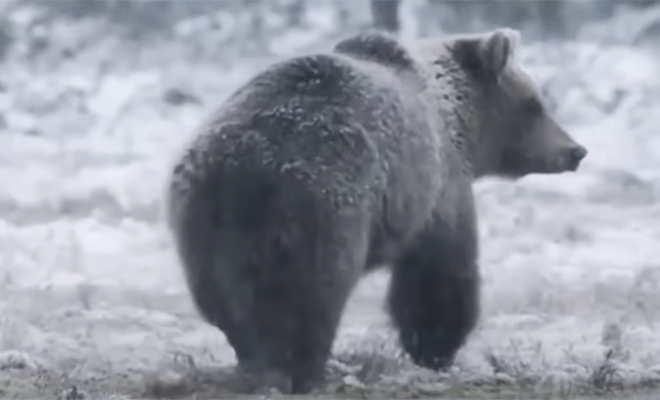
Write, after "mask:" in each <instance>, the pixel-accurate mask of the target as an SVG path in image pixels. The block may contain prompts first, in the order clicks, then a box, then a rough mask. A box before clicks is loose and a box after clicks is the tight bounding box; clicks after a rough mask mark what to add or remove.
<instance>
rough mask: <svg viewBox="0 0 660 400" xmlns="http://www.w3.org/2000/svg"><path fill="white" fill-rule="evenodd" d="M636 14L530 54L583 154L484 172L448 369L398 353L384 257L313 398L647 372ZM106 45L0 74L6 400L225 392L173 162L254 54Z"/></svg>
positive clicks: (635, 381) (529, 391)
mask: <svg viewBox="0 0 660 400" xmlns="http://www.w3.org/2000/svg"><path fill="white" fill-rule="evenodd" d="M656 11H657V10H656ZM656 14H660V13H656ZM635 18H638V19H635ZM640 21H642V20H641V17H639V16H637V17H635V16H627V17H626V16H620V17H619V18H618V19H617V20H616V21H611V22H609V23H608V24H605V25H603V26H600V27H593V29H591V30H590V31H585V32H584V33H583V36H581V37H583V38H584V39H583V40H580V41H576V42H571V43H564V44H553V45H535V46H531V45H526V46H525V48H524V49H523V56H522V59H523V62H524V63H525V65H526V66H527V67H528V68H529V70H530V71H531V72H532V73H533V75H534V76H535V77H536V78H537V79H538V81H539V82H542V83H543V84H544V86H545V87H546V91H547V93H548V94H549V96H551V99H552V105H553V107H555V108H556V115H557V116H558V118H559V119H560V121H562V122H563V123H564V124H565V126H566V127H567V128H568V130H569V131H570V132H571V133H572V134H573V136H574V137H575V138H576V139H577V140H578V141H579V142H581V143H582V144H584V145H585V146H586V147H587V148H588V149H589V155H588V156H587V158H586V159H585V161H584V162H583V164H582V167H581V168H580V170H579V172H577V173H567V174H563V175H556V176H530V177H527V178H525V179H522V180H520V181H518V182H516V183H511V182H502V181H493V180H491V181H484V182H479V183H478V184H476V185H475V190H476V193H477V197H478V208H479V214H480V228H481V246H482V247H481V248H482V250H481V268H482V271H483V277H484V296H483V309H484V312H483V317H482V320H481V323H480V326H479V328H478V329H477V330H476V331H475V333H474V334H473V335H472V336H471V338H470V341H469V343H468V344H467V345H466V346H465V347H464V348H463V349H462V350H461V352H460V353H459V356H458V359H457V361H456V365H455V366H454V368H453V369H452V370H451V371H450V373H447V374H435V373H431V372H429V371H425V370H421V369H418V368H415V367H414V366H412V365H411V363H410V362H409V361H408V360H406V359H405V358H404V357H401V356H400V354H399V352H398V348H397V345H396V341H395V339H394V336H393V333H392V331H391V329H390V328H389V327H388V322H387V318H386V316H385V314H384V313H383V307H382V300H383V295H384V293H385V287H386V284H387V274H386V273H385V272H380V273H376V274H374V275H372V276H369V277H368V278H366V279H365V280H364V281H363V282H362V285H361V286H360V287H359V289H358V291H357V292H356V293H355V295H354V296H353V298H352V301H351V303H350V306H349V309H348V310H347V312H346V315H345V318H344V321H343V324H342V329H341V332H340V334H339V337H338V339H337V342H336V348H335V357H334V359H333V360H332V362H331V363H330V365H329V367H328V369H329V375H330V383H329V385H328V387H327V388H326V389H325V390H324V391H323V393H319V394H317V396H318V397H319V398H331V397H332V396H334V397H359V398H371V397H378V396H381V398H382V396H388V398H404V397H406V398H411V397H437V396H441V395H444V396H460V397H475V398H476V397H481V398H483V397H488V396H492V397H498V398H503V397H509V398H512V397H516V398H522V397H524V396H543V397H544V398H549V397H561V398H566V397H572V396H584V395H589V394H608V393H620V392H621V391H635V392H639V393H641V392H647V391H649V390H653V389H654V388H657V387H660V122H659V121H660V67H659V66H660V55H658V54H657V48H658V46H660V41H657V39H658V38H656V41H655V42H651V44H650V45H649V44H648V43H647V45H646V46H641V45H640V46H638V47H635V48H633V47H632V46H631V45H630V41H629V38H627V37H626V36H625V35H624V33H623V32H627V31H626V27H628V28H630V27H632V26H634V27H636V28H638V27H639V26H640V24H642V22H640ZM622 27H623V28H622ZM88 28H89V27H86V26H84V25H81V26H79V27H78V28H77V29H78V30H77V31H74V32H75V34H68V33H67V32H66V31H65V30H63V31H62V32H60V31H58V32H57V34H58V35H60V36H58V37H64V38H67V34H68V35H69V36H75V37H74V38H73V39H71V38H70V37H69V39H68V40H77V38H78V37H80V36H84V35H86V33H85V32H87V31H86V29H88ZM605 32H607V34H608V35H611V36H613V37H612V38H608V41H609V43H610V44H609V45H603V44H602V43H599V42H597V41H595V40H592V39H590V38H593V37H598V36H599V35H601V36H602V35H603V34H604V33H605ZM617 32H618V33H617ZM76 35H77V36H76ZM617 35H619V36H617ZM303 36H304V37H305V38H307V39H308V40H310V41H311V42H310V43H308V46H311V45H313V44H314V43H315V42H313V40H316V39H314V35H313V34H312V33H305V34H304V35H303ZM310 37H311V38H312V39H310ZM318 37H319V39H318V40H321V39H320V37H321V34H319V35H318ZM294 39H295V38H292V37H281V38H280V46H281V47H282V46H283V47H284V48H286V47H287V46H286V44H287V43H288V41H291V40H294ZM63 40H64V39H63ZM523 40H524V38H523ZM100 43H101V44H99V45H98V46H97V47H96V49H95V50H89V51H86V52H83V53H81V55H80V56H79V57H78V58H77V59H75V60H73V61H69V62H62V63H57V64H55V65H54V64H49V63H41V64H40V63H38V62H33V63H27V62H25V61H23V59H22V58H21V57H20V48H19V49H18V50H17V51H16V52H17V54H18V55H16V56H14V58H10V59H9V60H8V61H7V62H5V64H3V65H2V66H1V67H0V71H1V73H0V82H1V83H2V88H1V90H2V92H0V111H2V113H3V114H4V119H5V121H4V125H5V127H4V129H3V130H2V131H0V397H2V398H13V397H16V398H31V399H34V398H39V397H41V398H54V397H55V396H61V398H66V399H71V400H74V399H82V398H83V397H86V398H117V399H118V398H139V397H165V396H172V397H182V398H193V397H194V398H234V396H233V395H232V394H231V393H232V392H231V382H230V379H229V376H230V371H231V366H232V365H233V364H234V357H233V353H232V351H231V349H230V348H229V346H228V345H227V343H226V341H225V339H224V337H223V335H222V334H221V333H220V332H219V331H217V330H216V329H215V328H212V327H210V326H208V325H206V324H205V323H203V322H202V321H201V319H200V317H199V316H198V315H197V313H196V312H195V310H194V308H193V307H192V304H191V301H190V299H189V296H188V294H187V291H186V288H185V286H184V284H183V280H182V276H181V273H180V271H179V266H178V264H177V261H176V259H175V256H174V253H173V249H172V246H171V242H170V239H169V237H168V234H167V232H166V231H165V229H164V225H163V221H162V218H161V214H160V213H161V211H160V207H161V201H162V193H163V187H164V180H165V176H166V173H167V172H168V168H169V166H170V165H171V163H172V162H173V157H174V156H175V155H176V154H177V152H178V151H179V149H180V148H181V146H182V145H183V144H184V143H185V142H186V141H187V140H188V139H189V138H190V134H191V133H192V132H193V130H194V128H195V127H196V126H197V125H198V124H199V123H200V122H201V120H202V119H203V118H204V117H205V116H206V115H208V113H209V112H210V110H211V109H212V108H213V106H214V105H217V104H218V103H219V102H220V101H221V100H222V98H223V97H224V96H226V95H228V94H229V93H230V92H231V90H233V89H234V88H236V86H237V85H239V84H241V83H242V82H243V81H244V80H245V79H247V77H248V76H249V75H250V74H251V73H253V72H255V71H257V70H258V69H259V68H261V67H263V66H264V62H265V61H264V60H246V61H244V62H241V63H227V64H226V65H220V66H219V65H217V64H215V65H214V64H212V63H210V62H208V63H201V62H193V61H186V59H187V58H186V57H185V56H184V55H182V54H184V53H185V51H184V50H186V49H185V46H179V47H176V48H175V46H171V47H166V46H161V47H158V46H154V47H153V48H150V49H147V50H144V51H142V52H141V53H139V54H137V53H135V52H133V50H131V49H127V48H125V47H124V48H122V49H123V50H121V51H120V50H117V48H118V45H117V44H116V43H115V42H113V41H112V40H111V39H108V40H106V41H104V42H100ZM113 46H114V47H113ZM652 46H656V47H655V49H656V53H655V54H654V52H653V47H652ZM122 51H123V52H124V53H122ZM291 52H293V50H291ZM283 55H285V54H284V53H283ZM119 59H129V60H132V62H133V64H131V63H124V64H126V65H122V64H121V63H119V62H117V60H119ZM113 62H114V64H113ZM109 64H110V65H111V67H108V65H109ZM168 88H183V90H185V91H186V92H189V93H194V94H195V96H197V100H198V101H191V102H185V101H183V102H178V103H181V104H178V103H177V102H176V101H175V100H173V99H175V98H176V97H177V96H175V95H174V94H173V92H172V91H170V93H169V95H168V96H166V98H164V97H163V96H164V94H163V93H164V92H165V91H167V89H168ZM179 99H184V100H185V98H184V97H182V96H179ZM324 393H325V394H324ZM521 396H522V397H521Z"/></svg>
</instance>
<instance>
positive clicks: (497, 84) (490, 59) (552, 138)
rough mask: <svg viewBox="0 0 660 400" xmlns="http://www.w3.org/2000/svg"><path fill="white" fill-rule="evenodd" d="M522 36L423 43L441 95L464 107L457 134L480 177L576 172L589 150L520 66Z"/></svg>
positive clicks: (497, 34)
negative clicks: (563, 124) (555, 115)
mask: <svg viewBox="0 0 660 400" xmlns="http://www.w3.org/2000/svg"><path fill="white" fill-rule="evenodd" d="M519 40H520V34H519V33H518V32H517V31H515V30H512V29H508V28H502V29H497V30H495V31H492V32H488V33H482V34H475V35H461V36H454V37H448V38H443V39H440V40H438V39H430V40H426V41H420V42H418V46H417V47H418V50H421V53H420V54H421V56H422V58H423V61H424V64H425V65H427V66H430V70H429V72H430V73H431V74H432V75H433V76H432V79H433V80H435V81H437V85H435V87H436V88H437V89H434V90H437V91H440V92H441V93H440V95H441V98H440V101H441V102H444V103H445V105H446V104H448V103H450V106H451V108H452V109H455V110H457V112H458V115H457V118H456V119H457V121H456V122H455V129H454V130H455V131H457V132H456V135H457V136H456V137H455V138H454V139H455V140H456V141H457V142H459V144H460V145H461V146H463V151H466V152H467V154H466V155H465V156H466V158H467V159H468V160H469V162H470V164H471V166H472V169H473V172H474V174H475V175H476V177H482V176H488V175H491V176H502V177H509V178H519V177H522V176H524V175H527V174H532V173H560V172H565V171H575V170H577V168H578V166H579V165H580V162H581V161H582V159H583V158H584V157H585V156H586V154H587V150H586V149H585V148H584V147H582V146H581V145H579V144H578V143H576V142H575V141H574V140H573V139H572V138H571V137H570V136H569V135H568V133H567V132H566V131H565V130H564V129H562V127H561V126H559V124H558V123H557V122H556V121H555V120H554V118H553V117H552V116H550V115H549V113H548V110H547V109H546V107H545V105H544V102H543V99H542V97H541V95H540V93H539V90H538V89H537V86H536V85H535V83H534V82H533V81H532V79H531V78H530V76H529V75H528V74H527V73H526V72H525V71H523V70H522V69H521V68H520V66H519V65H518V64H517V62H516V59H515V55H516V49H517V46H518V43H519ZM447 88H450V89H449V90H447Z"/></svg>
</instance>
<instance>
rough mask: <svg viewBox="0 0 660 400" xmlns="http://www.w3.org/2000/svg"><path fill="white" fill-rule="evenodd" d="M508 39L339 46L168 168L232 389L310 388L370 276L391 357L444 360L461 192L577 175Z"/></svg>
mask: <svg viewBox="0 0 660 400" xmlns="http://www.w3.org/2000/svg"><path fill="white" fill-rule="evenodd" d="M517 37H518V35H517V33H515V32H513V31H511V30H505V29H503V30H498V31H494V32H490V33H485V34H482V35H475V36H469V37H468V36H464V37H452V38H447V39H431V40H427V41H424V42H418V43H416V44H415V45H414V46H411V47H405V46H404V45H402V44H400V43H399V42H397V41H396V40H394V39H393V38H391V37H389V36H387V35H384V34H381V33H366V34H360V35H357V36H353V37H350V38H347V39H345V40H344V41H342V42H341V43H339V44H338V45H337V46H336V48H335V50H334V51H333V52H332V53H330V54H317V55H310V56H304V57H298V58H293V59H290V60H287V61H284V62H281V63H278V64H275V65H273V66H270V67H269V68H267V69H266V70H265V71H264V72H262V73H261V74H259V75H257V76H256V77H254V78H253V79H252V80H251V81H249V82H248V83H246V84H245V85H244V86H243V87H242V88H241V89H239V90H238V91H237V92H236V93H234V94H233V95H232V96H231V97H230V98H229V99H228V100H227V101H226V102H225V103H224V104H223V105H222V106H221V107H220V108H219V110H218V111H217V112H216V113H215V115H213V116H212V118H211V119H210V120H209V122H208V123H207V124H205V126H204V127H203V128H202V129H201V130H200V133H199V136H198V138H197V139H196V140H195V141H194V142H193V143H192V144H191V145H190V146H189V148H188V149H187V151H186V152H185V154H184V155H183V156H182V158H181V159H180V160H179V162H178V164H177V165H176V167H175V168H174V171H173V175H172V179H171V182H170V187H169V193H168V218H169V224H170V227H171V229H172V231H173V234H174V238H175V241H176V244H177V250H178V253H179V255H180V258H181V261H182V264H183V266H184V268H185V271H186V274H187V275H186V276H187V281H188V284H189V287H190V291H191V293H192V296H193V298H194V301H195V303H196V304H197V306H198V308H199V310H200V313H201V314H202V315H203V316H204V318H205V319H206V320H207V321H208V322H209V323H211V324H214V325H215V326H217V327H218V328H219V329H221V330H222V331H223V332H224V333H225V335H226V337H227V339H228V341H229V343H230V344H231V345H232V346H233V348H234V350H235V352H236V356H237V359H238V363H239V367H240V371H242V372H244V374H242V375H243V376H244V377H245V378H246V380H245V382H246V384H249V386H248V387H247V388H246V389H248V390H257V389H260V388H264V387H267V386H276V387H278V388H279V389H280V390H282V391H284V392H305V391H308V390H310V389H312V388H313V387H314V386H315V385H317V384H319V383H320V382H321V381H322V378H323V371H324V366H325V363H326V361H327V359H328V357H329V355H330V351H331V346H332V343H333V340H334V336H335V332H336V328H337V325H338V323H339V320H340V318H341V314H342V310H343V308H344V305H345V302H346V300H347V298H348V296H349V294H350V293H351V291H352V289H353V287H354V286H355V284H356V283H357V282H358V280H359V279H360V277H361V276H362V275H363V274H364V273H365V272H366V271H368V270H369V269H372V268H374V267H377V266H379V265H383V264H390V265H392V281H391V284H390V289H389V296H388V304H389V310H390V313H391V316H392V319H393V322H394V324H395V326H396V328H397V329H398V331H399V336H400V341H401V344H402V347H403V348H404V349H405V350H406V352H407V353H408V354H409V355H410V356H411V358H412V359H413V360H414V361H415V362H416V363H417V364H418V365H422V366H426V367H429V368H433V369H440V368H444V367H447V366H448V365H450V364H451V362H452V360H453V358H454V356H455V353H456V352H457V351H458V349H459V348H460V347H461V346H462V345H463V343H464V342H465V340H466V337H467V335H468V334H469V333H470V331H471V330H472V329H473V327H474V325H475V322H476V320H477V317H478V310H479V273H478V267H477V264H476V260H477V231H476V216H475V210H474V205H473V194H472V190H471V183H472V182H473V181H474V179H476V178H479V177H481V176H486V175H501V176H510V177H520V176H523V175H525V174H528V173H534V172H561V171H565V170H575V169H576V168H577V166H578V164H579V161H580V159H581V158H582V157H584V155H585V154H586V151H585V150H584V149H583V148H581V147H579V146H578V145H577V144H575V143H574V142H573V141H572V140H571V139H570V138H569V136H568V135H567V134H566V133H565V132H564V131H562V130H561V128H559V127H558V126H557V125H556V124H555V123H554V122H553V121H552V120H551V118H550V117H549V116H547V115H546V113H545V111H544V109H543V106H542V103H541V101H540V99H539V98H538V95H537V92H536V90H535V88H534V86H533V84H532V83H531V81H530V80H529V78H528V77H527V75H525V74H524V73H523V72H522V71H521V70H520V69H519V68H518V67H517V66H516V65H515V60H514V59H513V55H514V48H515V43H516V42H517Z"/></svg>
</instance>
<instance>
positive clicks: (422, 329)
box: [388, 210, 480, 370]
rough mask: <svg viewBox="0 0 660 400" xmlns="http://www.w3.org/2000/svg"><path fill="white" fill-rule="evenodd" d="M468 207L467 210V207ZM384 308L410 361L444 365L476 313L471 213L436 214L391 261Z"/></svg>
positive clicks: (477, 278)
mask: <svg viewBox="0 0 660 400" xmlns="http://www.w3.org/2000/svg"><path fill="white" fill-rule="evenodd" d="M470 211H471V210H470ZM391 279H392V280H391V282H390V288H389V293H388V308H389V312H390V314H391V317H392V320H393V322H394V325H395V326H396V328H397V329H398V331H399V340H400V343H401V346H402V347H403V349H404V350H405V351H406V352H407V353H408V354H409V355H410V357H411V358H412V360H413V362H415V364H417V365H419V366H422V367H426V368H430V369H434V370H441V369H445V368H447V367H449V366H450V365H451V364H452V362H453V360H454V357H455V355H456V353H457V352H458V350H459V349H460V348H461V346H463V344H464V343H465V340H466V338H467V336H468V334H469V333H470V332H471V331H472V329H473V328H474V326H475V324H476V322H477V319H478V316H479V284H480V276H479V271H478V265H477V232H476V227H475V220H474V214H473V213H472V212H465V213H463V215H459V216H458V217H457V220H455V221H453V222H452V224H451V225H448V224H447V223H446V222H445V221H444V220H443V219H442V218H441V217H440V216H436V217H435V218H434V219H433V221H431V222H430V223H429V225H427V227H426V228H425V229H424V230H423V232H422V233H421V234H419V235H418V237H416V238H415V239H414V240H413V242H412V243H411V244H410V246H409V247H408V248H407V250H406V251H405V252H404V253H403V254H402V255H401V256H400V257H399V258H398V259H397V261H396V262H395V263H394V266H393V271H392V278H391Z"/></svg>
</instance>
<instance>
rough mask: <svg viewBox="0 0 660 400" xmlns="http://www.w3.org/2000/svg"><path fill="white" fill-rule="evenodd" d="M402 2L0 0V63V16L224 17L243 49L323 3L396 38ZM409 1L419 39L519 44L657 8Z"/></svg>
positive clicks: (1, 24) (126, 24)
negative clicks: (31, 10)
mask: <svg viewBox="0 0 660 400" xmlns="http://www.w3.org/2000/svg"><path fill="white" fill-rule="evenodd" d="M402 1H407V0H233V1H232V0H229V1H213V0H3V1H1V2H0V3H2V4H1V6H0V59H2V57H3V56H4V54H5V53H6V52H7V49H8V48H9V47H10V45H11V43H12V30H11V26H10V24H9V23H8V19H7V18H4V17H5V15H7V14H8V13H11V12H12V11H15V10H16V9H19V8H26V7H36V8H37V9H39V10H41V12H42V15H41V20H40V22H39V23H42V24H44V23H45V24H48V23H52V21H54V20H55V21H66V20H82V19H90V18H91V19H96V20H99V21H102V22H103V23H105V24H106V26H107V27H111V29H113V33H118V34H120V35H123V36H124V37H125V38H128V39H130V40H134V41H140V40H148V39H149V38H161V39H163V40H168V38H169V37H172V36H175V35H176V34H177V33H176V31H177V29H178V28H179V27H180V26H181V23H182V22H185V21H191V20H199V19H203V20H204V24H206V25H204V24H202V25H204V28H203V29H202V31H203V30H204V29H207V31H209V30H213V29H215V30H217V31H220V30H222V29H225V28H226V27H225V26H224V25H227V21H226V19H225V20H223V19H222V18H215V17H214V16H217V15H219V13H224V15H231V16H232V18H233V19H235V21H234V22H233V28H232V29H234V31H236V32H238V33H236V34H235V38H234V39H233V40H234V41H237V42H240V43H245V46H246V47H250V46H252V45H253V44H254V43H257V45H255V46H258V43H260V42H264V41H265V40H267V39H268V38H269V35H272V33H273V32H275V31H276V30H278V29H279V32H281V31H284V30H286V29H290V28H295V27H303V28H304V26H305V24H308V25H309V24H314V23H316V22H314V20H313V19H310V18H306V17H305V15H306V13H307V11H308V9H309V8H311V7H318V5H319V4H322V3H323V4H326V5H329V6H330V8H334V9H335V11H336V14H337V16H338V20H339V26H338V30H339V31H342V30H350V29H356V28H357V29H360V28H365V27H368V26H375V27H377V28H380V29H384V30H388V31H392V32H396V31H398V30H399V29H400V28H401V21H400V8H401V4H402ZM416 1H417V2H418V3H419V2H420V1H421V3H422V4H423V7H424V8H423V10H422V11H421V12H419V13H418V17H419V19H420V21H419V22H420V26H421V34H422V35H427V34H433V33H435V32H438V31H442V32H466V31H475V30H480V29H492V28H494V27H497V26H503V25H506V26H510V27H513V28H517V29H520V30H521V31H523V32H524V34H525V38H526V40H534V39H555V38H571V37H573V35H575V34H576V32H577V31H578V29H579V28H580V27H581V26H583V25H584V24H585V23H589V22H591V21H594V20H601V19H604V18H608V17H610V16H612V14H613V13H615V12H616V10H617V9H618V8H620V7H636V8H643V7H649V6H652V5H656V4H658V3H660V0H523V1H520V0H510V1H507V0H416ZM44 21H45V22H44ZM49 21H50V22H49ZM273 21H275V22H273ZM659 24H660V22H659ZM198 25H199V24H198ZM273 26H276V27H275V28H273ZM104 29H105V27H104ZM239 31H240V32H239ZM48 40H49V37H48V34H45V35H42V37H41V38H39V41H40V44H38V45H37V46H36V48H39V46H42V47H43V46H47V42H48Z"/></svg>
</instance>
